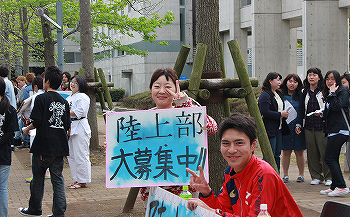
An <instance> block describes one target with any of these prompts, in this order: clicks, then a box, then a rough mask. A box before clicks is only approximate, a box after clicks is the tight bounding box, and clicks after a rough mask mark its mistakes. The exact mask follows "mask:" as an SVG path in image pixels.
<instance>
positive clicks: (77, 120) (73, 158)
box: [67, 75, 91, 189]
mask: <svg viewBox="0 0 350 217" xmlns="http://www.w3.org/2000/svg"><path fill="white" fill-rule="evenodd" d="M70 89H71V90H72V95H71V96H69V97H67V101H68V103H69V107H70V117H71V120H72V123H71V127H70V137H69V141H68V145H69V156H67V159H68V163H69V167H70V170H71V173H72V178H73V180H74V183H73V184H71V185H70V186H68V187H69V188H70V189H78V188H85V187H86V183H87V182H91V162H90V150H89V146H90V138H91V130H90V125H89V123H88V120H87V115H88V112H89V106H90V98H89V97H88V95H86V93H87V91H88V84H87V83H86V81H85V79H84V78H83V77H81V76H79V75H77V76H74V77H73V78H72V82H71V83H70Z"/></svg>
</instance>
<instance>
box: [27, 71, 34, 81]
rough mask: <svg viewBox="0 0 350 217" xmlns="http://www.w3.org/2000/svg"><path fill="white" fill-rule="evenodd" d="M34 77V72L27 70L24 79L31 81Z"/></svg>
mask: <svg viewBox="0 0 350 217" xmlns="http://www.w3.org/2000/svg"><path fill="white" fill-rule="evenodd" d="M34 77H35V74H34V73H33V72H28V73H27V74H26V80H27V82H28V83H32V81H33V79H34Z"/></svg>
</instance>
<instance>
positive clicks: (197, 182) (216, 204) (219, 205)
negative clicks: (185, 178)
mask: <svg viewBox="0 0 350 217" xmlns="http://www.w3.org/2000/svg"><path fill="white" fill-rule="evenodd" d="M198 169H199V175H197V174H196V173H195V172H194V171H192V170H190V169H188V168H186V171H188V172H189V173H190V174H191V177H190V186H191V187H192V188H194V189H196V190H197V191H198V192H200V194H199V195H200V199H197V198H193V199H189V200H188V204H187V207H188V209H190V210H194V209H196V208H197V206H201V207H203V208H205V209H207V210H209V211H212V212H216V211H217V210H218V211H220V212H224V213H226V214H227V215H226V214H225V215H226V216H228V217H229V216H233V215H232V209H231V205H230V204H231V203H230V199H229V197H227V191H226V188H225V187H224V186H223V190H222V192H221V193H220V194H219V195H218V196H215V195H214V192H213V191H212V190H211V188H210V186H209V184H208V182H207V181H206V179H205V177H204V172H203V169H202V167H201V166H198ZM225 195H226V197H225ZM224 204H226V206H225V205H224ZM227 204H228V206H227ZM230 214H231V215H230Z"/></svg>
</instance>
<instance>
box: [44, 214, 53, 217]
mask: <svg viewBox="0 0 350 217" xmlns="http://www.w3.org/2000/svg"><path fill="white" fill-rule="evenodd" d="M46 217H55V216H54V215H53V214H51V215H48V216H46Z"/></svg>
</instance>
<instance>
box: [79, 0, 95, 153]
mask: <svg viewBox="0 0 350 217" xmlns="http://www.w3.org/2000/svg"><path fill="white" fill-rule="evenodd" d="M80 23H81V28H80V50H81V64H82V67H83V69H84V73H85V78H86V81H88V82H93V81H95V76H94V53H93V49H92V23H91V12H90V0H80ZM95 93H96V91H95V89H90V90H89V93H88V95H89V97H90V108H89V113H88V120H89V124H90V127H91V139H90V148H91V149H97V148H98V146H99V144H98V128H97V117H96V95H95Z"/></svg>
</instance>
